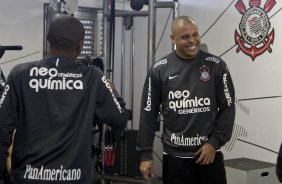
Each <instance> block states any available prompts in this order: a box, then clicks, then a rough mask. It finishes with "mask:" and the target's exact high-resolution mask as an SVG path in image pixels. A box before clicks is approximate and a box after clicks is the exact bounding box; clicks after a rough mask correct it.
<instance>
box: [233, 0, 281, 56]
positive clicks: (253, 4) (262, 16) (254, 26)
mask: <svg viewBox="0 0 282 184" xmlns="http://www.w3.org/2000/svg"><path fill="white" fill-rule="evenodd" d="M275 4H276V1H275V0H267V2H266V3H265V4H264V6H263V8H262V7H261V1H260V0H250V1H249V6H250V7H249V9H247V8H246V6H245V4H244V2H243V1H242V0H238V1H237V3H236V5H235V7H236V9H237V10H238V11H239V12H240V13H241V14H242V19H241V22H240V24H239V29H240V33H241V34H239V33H238V32H237V30H235V43H236V44H237V45H238V48H237V50H236V52H237V53H238V52H240V51H242V52H243V53H245V54H246V55H248V56H250V57H251V58H252V60H253V61H254V60H255V58H256V57H257V56H259V55H261V54H263V53H264V52H265V51H268V52H269V53H271V52H272V50H271V47H270V45H271V44H273V42H274V35H275V34H274V33H275V32H274V28H273V29H272V30H271V31H270V28H271V24H270V21H269V18H268V15H267V13H269V12H270V11H271V9H272V8H273V7H274V5H275Z"/></svg>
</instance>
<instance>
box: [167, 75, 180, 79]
mask: <svg viewBox="0 0 282 184" xmlns="http://www.w3.org/2000/svg"><path fill="white" fill-rule="evenodd" d="M178 76H179V75H174V76H170V75H169V76H168V79H173V78H175V77H178Z"/></svg>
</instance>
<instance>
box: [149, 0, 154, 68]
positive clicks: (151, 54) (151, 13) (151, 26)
mask: <svg viewBox="0 0 282 184" xmlns="http://www.w3.org/2000/svg"><path fill="white" fill-rule="evenodd" d="M155 3H156V0H151V1H149V18H148V52H147V53H148V55H147V70H149V68H150V66H151V64H152V63H153V62H154V61H155V49H156V8H155Z"/></svg>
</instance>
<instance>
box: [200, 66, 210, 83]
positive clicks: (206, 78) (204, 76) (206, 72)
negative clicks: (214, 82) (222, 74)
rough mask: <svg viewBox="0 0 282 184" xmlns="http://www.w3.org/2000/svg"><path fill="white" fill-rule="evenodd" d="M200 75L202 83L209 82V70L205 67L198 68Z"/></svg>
mask: <svg viewBox="0 0 282 184" xmlns="http://www.w3.org/2000/svg"><path fill="white" fill-rule="evenodd" d="M200 74H201V75H200V79H201V80H202V81H209V80H210V79H211V75H210V68H209V67H207V66H205V65H204V66H202V67H201V68H200Z"/></svg>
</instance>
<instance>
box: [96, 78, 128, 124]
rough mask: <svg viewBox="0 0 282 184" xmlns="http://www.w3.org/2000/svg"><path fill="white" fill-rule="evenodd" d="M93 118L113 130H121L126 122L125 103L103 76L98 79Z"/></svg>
mask: <svg viewBox="0 0 282 184" xmlns="http://www.w3.org/2000/svg"><path fill="white" fill-rule="evenodd" d="M98 80H99V81H98V89H97V105H96V109H95V117H96V118H97V120H98V121H99V122H105V123H107V124H108V125H109V126H112V127H113V128H118V129H123V128H124V127H125V126H126V123H127V120H128V114H127V111H126V109H125V102H124V100H123V99H122V97H120V96H119V94H118V92H117V91H116V90H115V89H114V86H113V84H112V82H111V81H110V82H109V80H107V79H106V77H105V76H100V79H98Z"/></svg>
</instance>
